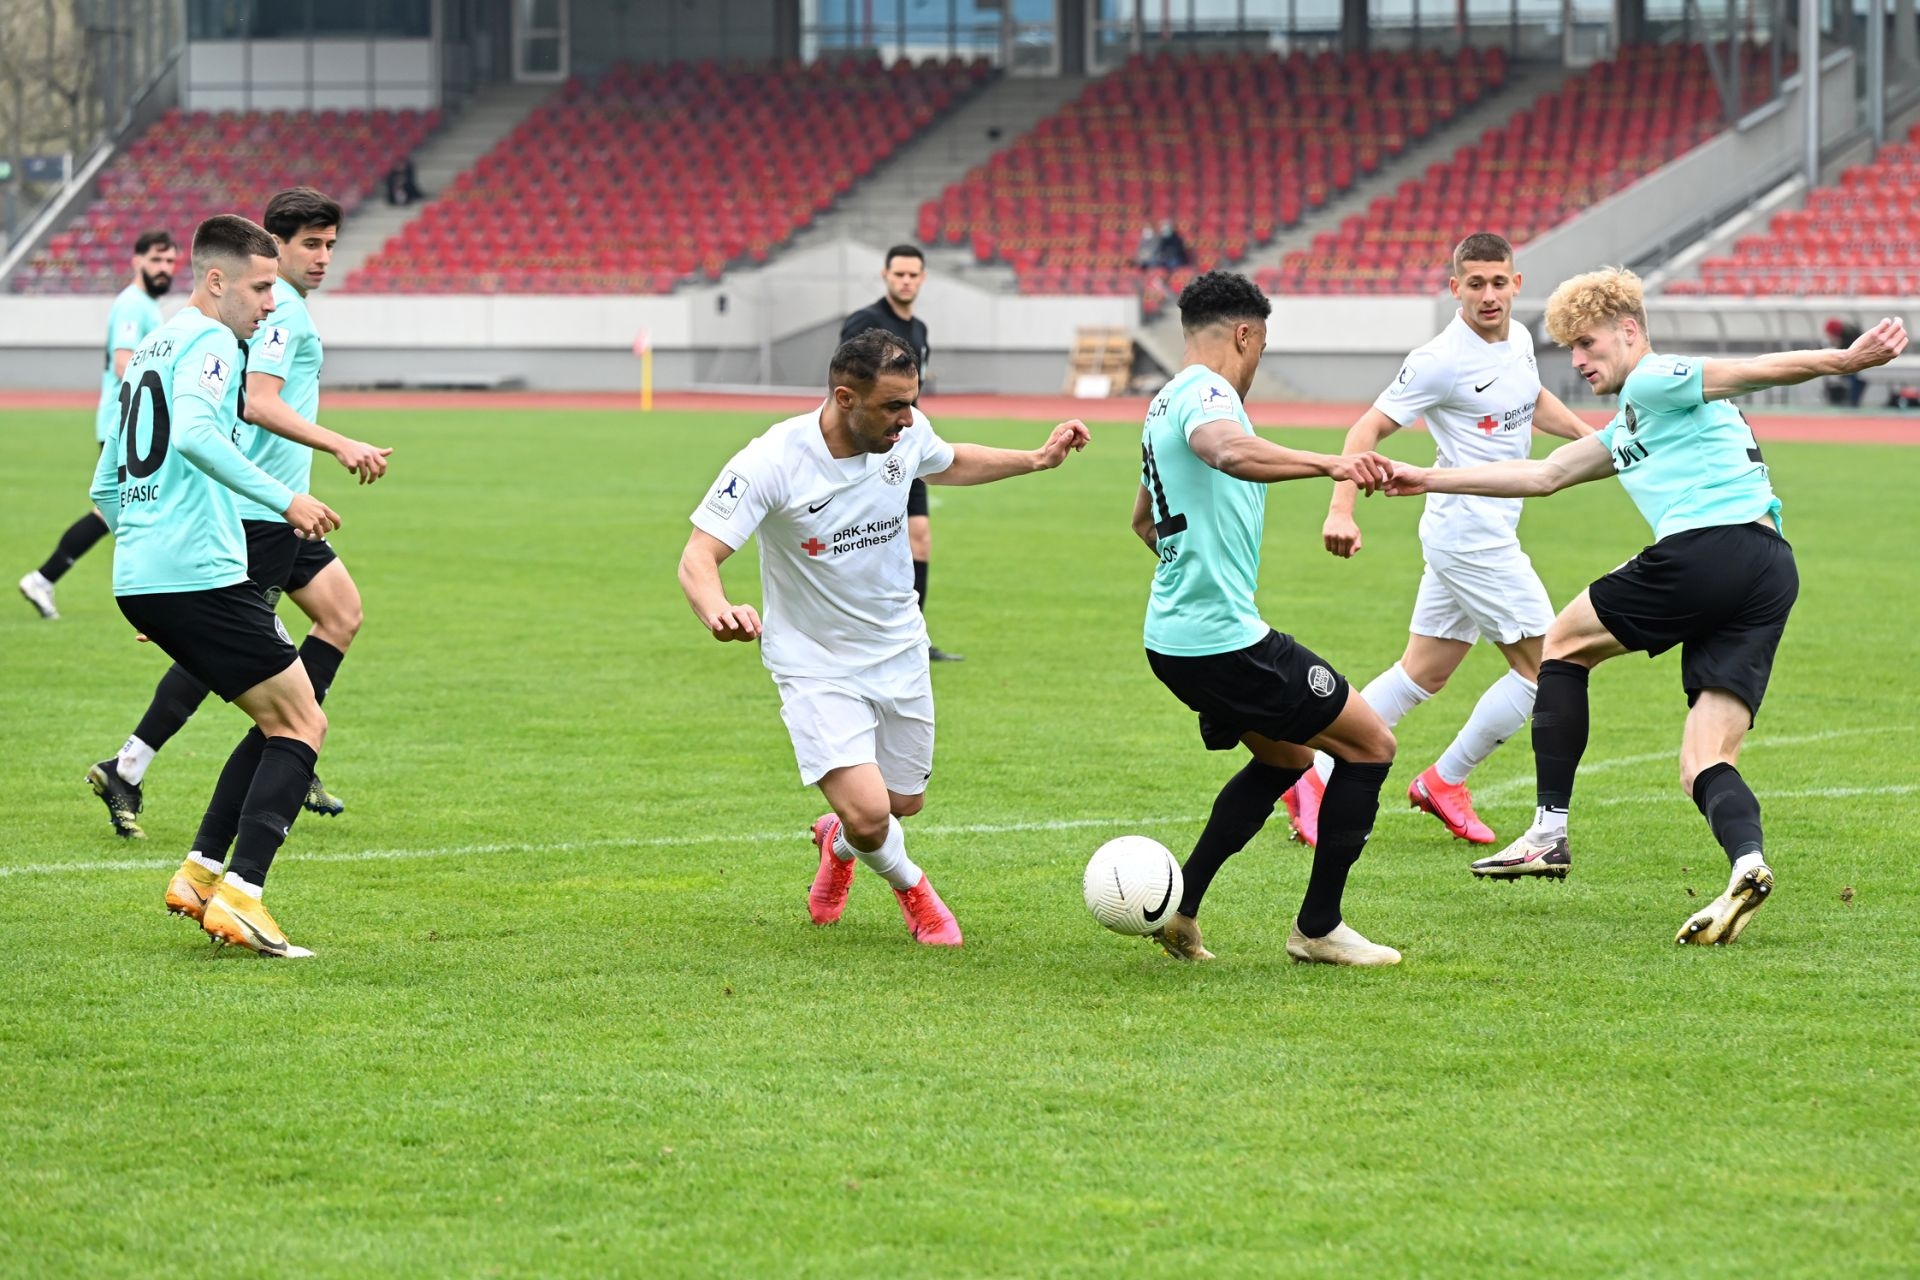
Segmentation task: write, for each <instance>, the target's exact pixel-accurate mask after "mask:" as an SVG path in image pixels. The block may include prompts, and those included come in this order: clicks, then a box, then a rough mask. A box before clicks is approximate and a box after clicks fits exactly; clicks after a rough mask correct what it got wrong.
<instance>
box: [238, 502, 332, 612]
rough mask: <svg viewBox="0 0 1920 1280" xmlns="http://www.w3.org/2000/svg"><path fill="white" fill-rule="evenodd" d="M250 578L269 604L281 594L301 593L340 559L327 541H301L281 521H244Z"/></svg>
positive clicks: (301, 539) (314, 539) (319, 539)
mask: <svg viewBox="0 0 1920 1280" xmlns="http://www.w3.org/2000/svg"><path fill="white" fill-rule="evenodd" d="M241 523H242V525H243V526H244V527H245V528H246V531H247V576H248V577H249V578H252V579H253V580H254V582H255V583H257V584H259V587H260V591H261V594H263V595H265V596H266V597H267V599H268V602H269V603H278V602H279V599H280V593H281V592H282V591H298V590H300V589H301V588H302V587H304V586H306V585H307V584H308V583H309V582H312V581H313V579H314V575H315V574H317V573H319V572H320V571H321V570H322V569H324V568H326V567H327V566H328V565H330V564H332V563H333V562H334V561H335V560H338V559H339V558H340V557H339V556H336V555H335V554H334V553H333V548H332V547H330V546H328V545H327V540H326V539H325V538H302V537H300V536H299V535H298V534H296V533H295V532H294V531H293V526H292V525H290V524H286V523H284V522H283V521H279V520H245V521H242V522H241Z"/></svg>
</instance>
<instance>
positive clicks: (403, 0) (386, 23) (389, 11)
mask: <svg viewBox="0 0 1920 1280" xmlns="http://www.w3.org/2000/svg"><path fill="white" fill-rule="evenodd" d="M372 23H373V27H372V34H374V35H376V36H387V37H390V38H396V39H403V40H425V39H426V38H427V37H429V36H431V35H432V34H433V6H432V3H431V0H373V17H372Z"/></svg>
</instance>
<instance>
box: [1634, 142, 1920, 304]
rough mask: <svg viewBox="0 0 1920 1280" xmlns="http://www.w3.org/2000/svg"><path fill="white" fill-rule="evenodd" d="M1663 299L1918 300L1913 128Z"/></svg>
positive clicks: (1919, 203) (1918, 152)
mask: <svg viewBox="0 0 1920 1280" xmlns="http://www.w3.org/2000/svg"><path fill="white" fill-rule="evenodd" d="M1667 292H1669V293H1679V294H1733V295H1736V296H1742V297H1756V296H1778V295H1783V294H1788V295H1795V296H1799V295H1806V294H1820V295H1847V296H1854V297H1884V296H1889V295H1895V294H1899V295H1905V296H1907V297H1912V296H1915V295H1920V125H1915V126H1914V127H1913V129H1912V131H1911V132H1909V133H1908V135H1907V138H1906V140H1905V141H1903V142H1898V143H1893V144H1891V145H1888V146H1885V147H1882V148H1881V149H1880V154H1879V155H1877V156H1875V157H1874V159H1873V161H1872V162H1871V163H1869V164H1861V165H1855V166H1853V167H1852V168H1850V169H1848V170H1846V171H1845V172H1844V173H1842V174H1841V175H1840V181H1839V183H1838V184H1837V185H1834V186H1828V187H1817V188H1815V189H1814V190H1813V191H1811V192H1809V193H1808V194H1807V203H1806V207H1805V208H1801V209H1789V210H1783V211H1782V212H1780V213H1776V214H1775V215H1774V216H1773V221H1772V224H1771V226H1770V227H1769V228H1768V230H1767V231H1766V233H1765V234H1761V235H1750V236H1742V237H1741V238H1740V239H1739V240H1738V241H1736V242H1735V243H1734V246H1733V253H1732V254H1731V255H1730V256H1727V257H1722V258H1709V259H1707V260H1706V261H1705V262H1703V263H1701V264H1700V278H1699V279H1697V280H1675V281H1673V282H1671V283H1670V284H1668V285H1667Z"/></svg>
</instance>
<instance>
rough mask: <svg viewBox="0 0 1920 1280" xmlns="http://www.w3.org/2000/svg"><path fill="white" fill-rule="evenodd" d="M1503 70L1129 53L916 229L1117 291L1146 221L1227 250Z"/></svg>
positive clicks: (1204, 257) (1267, 233)
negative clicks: (1168, 224)
mask: <svg viewBox="0 0 1920 1280" xmlns="http://www.w3.org/2000/svg"><path fill="white" fill-rule="evenodd" d="M1505 76H1506V57H1505V54H1504V53H1503V52H1502V51H1500V50H1492V51H1488V52H1476V51H1473V50H1466V51H1463V52H1462V53H1460V54H1459V55H1458V56H1457V57H1454V58H1451V59H1447V58H1443V57H1441V55H1439V54H1438V53H1435V52H1431V51H1429V52H1426V53H1420V54H1408V53H1377V54H1371V55H1351V56H1341V55H1336V54H1331V53H1322V54H1319V55H1317V56H1313V57H1309V56H1307V55H1305V54H1301V53H1296V54H1294V55H1292V56H1290V57H1288V58H1284V59H1282V58H1275V57H1272V56H1269V55H1262V54H1250V53H1228V54H1199V55H1185V56H1174V55H1171V54H1165V53H1159V54H1153V55H1139V56H1135V57H1134V58H1132V59H1130V60H1129V61H1128V62H1127V63H1126V64H1125V66H1123V67H1121V68H1120V69H1118V70H1116V71H1114V72H1113V73H1111V74H1109V75H1107V76H1105V77H1104V78H1102V79H1100V80H1098V81H1096V82H1094V83H1093V84H1091V85H1089V86H1088V87H1087V89H1086V91H1085V92H1083V93H1082V94H1081V95H1080V97H1079V98H1077V99H1076V100H1074V101H1073V102H1072V103H1070V104H1068V106H1067V107H1066V108H1065V109H1063V110H1062V111H1060V112H1059V113H1058V114H1057V115H1054V116H1052V117H1049V118H1048V119H1046V120H1043V121H1041V122H1040V123H1039V125H1038V126H1037V127H1036V128H1035V129H1034V130H1033V131H1032V132H1030V133H1028V134H1027V135H1025V136H1024V137H1022V138H1021V139H1019V140H1018V141H1017V142H1016V143H1015V144H1014V145H1013V146H1011V147H1009V148H1007V149H1006V150H1004V151H1002V152H1000V153H999V154H997V155H996V156H994V157H993V159H992V160H990V161H989V162H988V163H986V164H985V165H982V166H980V167H978V168H976V169H975V170H973V171H972V172H970V173H969V174H968V175H967V176H966V177H965V178H964V179H963V180H961V181H960V182H957V183H955V184H953V185H952V186H950V187H949V188H948V189H947V190H946V191H945V192H943V193H942V194H941V195H940V197H939V198H937V199H935V200H930V201H928V202H927V203H926V204H925V205H924V206H923V207H922V208H921V211H920V220H919V226H918V231H919V234H920V237H921V238H922V240H924V241H928V242H934V241H944V242H945V243H948V244H955V245H960V244H965V245H969V246H970V247H971V248H972V250H973V254H974V256H975V258H976V259H978V260H980V261H983V262H985V261H993V260H999V261H1004V262H1007V263H1008V264H1010V265H1011V266H1012V267H1013V268H1014V270H1015V272H1016V273H1017V275H1018V278H1019V281H1020V287H1021V289H1022V290H1023V291H1026V292H1034V293H1129V292H1132V291H1134V290H1135V289H1136V288H1139V287H1140V285H1141V273H1140V272H1139V271H1138V270H1137V269H1136V268H1135V267H1134V266H1133V257H1134V252H1135V249H1136V246H1137V243H1138V239H1139V234H1140V229H1141V227H1142V226H1143V225H1145V224H1147V223H1153V224H1156V225H1157V224H1159V223H1161V222H1163V221H1171V222H1173V224H1174V225H1175V226H1176V227H1177V228H1178V229H1179V231H1180V233H1181V234H1182V236H1183V237H1185V239H1186V240H1187V242H1188V244H1189V245H1190V246H1191V247H1192V249H1193V252H1194V258H1195V267H1196V268H1198V269H1205V268H1207V267H1211V266H1214V265H1217V264H1220V263H1223V262H1228V261H1233V260H1236V259H1239V258H1242V257H1244V256H1245V255H1246V254H1247V252H1248V251H1249V249H1250V248H1252V247H1253V246H1254V245H1256V244H1259V243H1261V242H1264V241H1267V240H1270V239H1272V238H1273V236H1274V234H1275V232H1276V231H1278V230H1279V229H1280V228H1282V227H1286V226H1290V225H1292V224H1293V223H1295V222H1297V221H1299V219H1300V218H1301V217H1302V215H1303V214H1304V213H1306V212H1307V211H1308V210H1311V209H1314V208H1317V207H1319V206H1320V205H1322V204H1324V203H1325V201H1326V200H1327V198H1328V196H1329V195H1330V194H1332V193H1334V192H1336V191H1341V190H1345V189H1346V188H1347V187H1349V186H1351V185H1352V184H1353V182H1354V180H1355V178H1356V177H1357V176H1359V175H1361V174H1367V173H1372V172H1374V171H1375V170H1376V169H1377V168H1379V167H1380V166H1381V165H1382V164H1384V163H1386V162H1388V161H1389V160H1391V159H1392V158H1393V157H1394V156H1397V155H1399V154H1400V153H1401V152H1402V151H1404V150H1405V149H1406V148H1407V147H1408V146H1409V145H1410V144H1411V143H1413V142H1415V141H1417V140H1418V139H1420V138H1423V137H1425V136H1426V135H1427V134H1428V133H1429V132H1430V131H1431V130H1432V129H1433V128H1434V127H1435V125H1436V124H1438V123H1440V122H1443V121H1445V120H1448V119H1450V118H1451V117H1453V116H1454V115H1455V114H1457V113H1458V112H1459V111H1461V110H1463V109H1464V108H1466V107H1468V106H1470V105H1472V104H1473V103H1475V102H1477V101H1479V99H1480V98H1481V97H1482V96H1483V95H1484V94H1485V93H1487V92H1488V91H1490V90H1492V89H1494V88H1497V87H1498V86H1499V85H1500V84H1501V83H1502V82H1503V81H1504V79H1505ZM1180 274H1181V273H1176V276H1178V275H1180ZM1168 283H1169V286H1170V287H1174V288H1177V287H1178V283H1179V280H1178V279H1177V278H1176V279H1175V280H1173V281H1171V282H1168ZM1155 296H1156V295H1155V294H1154V293H1153V292H1150V293H1149V295H1148V297H1149V301H1150V302H1151V301H1152V300H1154V298H1155Z"/></svg>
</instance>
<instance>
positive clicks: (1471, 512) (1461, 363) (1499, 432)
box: [1373, 312, 1540, 552]
mask: <svg viewBox="0 0 1920 1280" xmlns="http://www.w3.org/2000/svg"><path fill="white" fill-rule="evenodd" d="M1507 335H1508V336H1507V340H1506V341H1505V342H1488V341H1486V340H1485V339H1484V338H1482V337H1481V336H1480V335H1479V334H1477V333H1475V332H1474V331H1473V329H1472V327H1471V326H1469V325H1468V324H1467V322H1466V321H1465V320H1463V319H1461V318H1460V315H1459V313H1457V312H1456V313H1455V314H1454V317H1453V322H1452V323H1451V324H1449V325H1448V326H1447V327H1446V328H1445V329H1442V330H1441V331H1440V334H1439V336H1438V337H1436V338H1435V339H1434V340H1433V341H1431V342H1429V343H1427V344H1426V345H1425V346H1423V347H1419V348H1417V349H1416V350H1414V351H1413V353H1412V354H1410V355H1409V356H1408V357H1407V359H1406V363H1405V364H1403V365H1401V366H1400V373H1399V376H1397V377H1395V378H1394V380H1393V383H1392V385H1391V386H1389V387H1388V388H1387V389H1386V390H1385V391H1383V392H1381V393H1380V398H1379V399H1377V400H1375V401H1374V402H1373V407H1374V408H1376V409H1378V410H1379V411H1380V412H1382V413H1384V414H1386V415H1387V416H1388V417H1389V418H1392V419H1393V420H1394V421H1395V422H1397V423H1399V424H1400V425H1401V426H1403V427H1406V426H1411V425H1412V424H1413V421H1414V419H1415V418H1425V419H1426V420H1427V430H1428V431H1429V432H1430V433H1432V435H1433V443H1434V450H1435V453H1436V454H1437V457H1436V460H1435V465H1436V466H1441V467H1471V466H1477V465H1478V464H1480V463H1482V462H1505V461H1507V460H1508V459H1510V458H1524V457H1526V456H1528V454H1530V453H1531V452H1532V449H1533V407H1534V404H1535V402H1537V401H1538V400H1539V399H1540V370H1539V368H1538V366H1536V365H1535V364H1534V360H1533V335H1531V334H1530V333H1528V332H1527V327H1526V326H1525V325H1523V324H1517V323H1515V324H1509V325H1508V327H1507ZM1519 523H1520V499H1518V498H1483V497H1477V496H1475V495H1472V494H1464V493H1430V494H1428V495H1427V509H1426V512H1425V513H1424V514H1423V515H1422V516H1421V517H1420V541H1421V543H1422V544H1423V545H1425V546H1427V547H1431V548H1433V549H1435V550H1439V551H1456V552H1457V551H1479V550H1482V549H1484V548H1487V547H1497V546H1503V545H1505V544H1507V543H1517V542H1518V541H1519V539H1518V536H1517V535H1516V533H1515V532H1514V531H1515V529H1516V528H1517V527H1518V525H1519Z"/></svg>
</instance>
